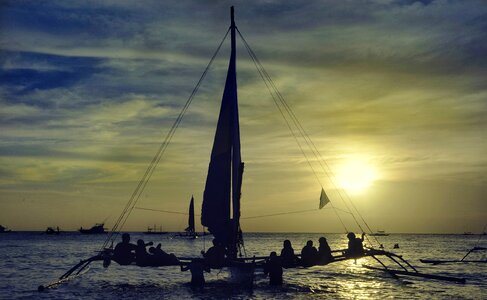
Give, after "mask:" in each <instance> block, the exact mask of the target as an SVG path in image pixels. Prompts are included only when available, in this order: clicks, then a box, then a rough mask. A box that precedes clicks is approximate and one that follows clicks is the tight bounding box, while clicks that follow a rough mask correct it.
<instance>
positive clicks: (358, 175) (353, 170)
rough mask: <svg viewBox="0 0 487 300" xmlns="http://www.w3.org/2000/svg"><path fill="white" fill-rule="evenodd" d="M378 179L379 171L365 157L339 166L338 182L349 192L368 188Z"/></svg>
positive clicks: (357, 191)
mask: <svg viewBox="0 0 487 300" xmlns="http://www.w3.org/2000/svg"><path fill="white" fill-rule="evenodd" d="M376 179H377V171H376V169H375V167H374V166H373V165H371V164H370V163H369V162H368V161H367V160H365V159H351V160H348V161H347V162H346V163H345V164H343V165H342V166H341V167H339V169H338V172H337V180H338V184H339V185H340V187H341V188H343V189H345V190H346V191H347V192H351V193H359V192H362V191H363V190H365V189H366V188H368V187H369V186H370V185H371V184H372V183H373V182H374V180H376Z"/></svg>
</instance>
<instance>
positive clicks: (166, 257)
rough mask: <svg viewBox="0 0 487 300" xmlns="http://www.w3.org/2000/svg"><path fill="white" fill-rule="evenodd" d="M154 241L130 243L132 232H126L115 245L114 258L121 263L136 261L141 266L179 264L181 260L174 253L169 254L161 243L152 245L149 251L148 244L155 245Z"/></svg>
mask: <svg viewBox="0 0 487 300" xmlns="http://www.w3.org/2000/svg"><path fill="white" fill-rule="evenodd" d="M153 245H154V243H153V242H149V243H145V242H144V241H143V240H141V239H140V240H138V241H137V245H135V244H132V243H130V234H128V233H124V234H123V235H122V241H121V242H120V243H118V244H117V245H116V246H115V249H114V250H113V257H112V259H113V260H114V261H116V262H117V263H118V264H120V265H130V264H132V263H134V262H135V264H136V265H137V266H140V267H147V266H151V267H157V266H171V265H178V264H179V260H178V258H177V257H176V256H175V255H174V254H172V253H171V254H168V253H166V252H165V251H164V250H162V249H161V244H160V243H159V244H158V245H157V246H156V247H150V248H149V252H147V246H153Z"/></svg>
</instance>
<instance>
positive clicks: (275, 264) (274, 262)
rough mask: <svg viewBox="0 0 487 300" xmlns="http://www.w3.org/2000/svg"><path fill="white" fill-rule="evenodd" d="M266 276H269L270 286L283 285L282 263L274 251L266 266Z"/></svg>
mask: <svg viewBox="0 0 487 300" xmlns="http://www.w3.org/2000/svg"><path fill="white" fill-rule="evenodd" d="M264 274H265V275H267V274H269V284H270V285H282V262H281V258H280V257H279V256H277V253H276V252H274V251H272V252H271V254H270V255H269V258H268V259H267V261H266V262H265V265H264Z"/></svg>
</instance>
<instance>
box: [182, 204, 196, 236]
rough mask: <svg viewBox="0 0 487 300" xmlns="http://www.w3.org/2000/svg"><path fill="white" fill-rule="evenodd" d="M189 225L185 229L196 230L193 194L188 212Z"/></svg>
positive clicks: (192, 231) (190, 231) (191, 231)
mask: <svg viewBox="0 0 487 300" xmlns="http://www.w3.org/2000/svg"><path fill="white" fill-rule="evenodd" d="M188 215H189V216H188V227H187V228H186V229H185V230H184V231H186V232H189V233H194V232H195V227H194V197H193V196H191V201H190V202H189V213H188Z"/></svg>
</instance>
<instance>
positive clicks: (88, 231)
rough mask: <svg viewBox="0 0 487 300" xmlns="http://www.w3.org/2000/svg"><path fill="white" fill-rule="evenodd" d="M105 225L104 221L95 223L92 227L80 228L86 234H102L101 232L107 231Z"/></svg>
mask: <svg viewBox="0 0 487 300" xmlns="http://www.w3.org/2000/svg"><path fill="white" fill-rule="evenodd" d="M103 226H105V224H104V223H98V224H95V225H94V226H93V227H91V228H90V229H83V227H81V228H80V229H79V232H81V233H84V234H100V233H105V228H103Z"/></svg>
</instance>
